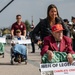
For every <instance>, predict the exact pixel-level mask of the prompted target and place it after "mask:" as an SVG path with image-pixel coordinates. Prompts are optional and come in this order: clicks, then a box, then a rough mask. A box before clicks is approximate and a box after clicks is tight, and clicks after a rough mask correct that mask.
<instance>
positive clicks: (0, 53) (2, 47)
mask: <svg viewBox="0 0 75 75" xmlns="http://www.w3.org/2000/svg"><path fill="white" fill-rule="evenodd" d="M0 55H1V56H2V58H4V44H3V43H1V42H0Z"/></svg>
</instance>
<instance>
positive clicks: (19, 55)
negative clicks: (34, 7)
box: [11, 30, 27, 64]
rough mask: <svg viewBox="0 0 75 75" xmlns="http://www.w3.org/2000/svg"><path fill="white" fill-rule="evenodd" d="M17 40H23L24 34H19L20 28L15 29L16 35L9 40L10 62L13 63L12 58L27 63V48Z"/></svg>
mask: <svg viewBox="0 0 75 75" xmlns="http://www.w3.org/2000/svg"><path fill="white" fill-rule="evenodd" d="M18 40H25V36H22V35H21V31H20V30H16V36H14V37H13V39H12V41H11V45H12V48H11V64H13V60H14V61H15V62H18V63H21V62H23V61H25V64H27V61H26V60H27V48H26V46H25V44H19V43H18Z"/></svg>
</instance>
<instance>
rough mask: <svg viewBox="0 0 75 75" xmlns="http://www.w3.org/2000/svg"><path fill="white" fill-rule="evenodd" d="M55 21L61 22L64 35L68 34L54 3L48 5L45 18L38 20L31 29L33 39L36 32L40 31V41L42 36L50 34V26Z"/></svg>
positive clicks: (55, 22)
mask: <svg viewBox="0 0 75 75" xmlns="http://www.w3.org/2000/svg"><path fill="white" fill-rule="evenodd" d="M57 23H60V24H62V26H63V28H64V35H66V36H69V29H68V27H67V26H66V25H65V24H64V22H63V21H62V19H61V18H60V17H59V13H58V9H57V7H56V6H55V5H54V4H51V5H49V6H48V9H47V17H46V18H45V19H42V20H40V22H39V23H38V24H37V26H36V27H35V28H34V30H33V36H34V37H33V38H34V40H35V39H36V36H37V34H38V33H40V38H41V41H43V39H44V37H46V36H48V35H51V28H52V26H53V25H55V24H57ZM38 42H40V41H38Z"/></svg>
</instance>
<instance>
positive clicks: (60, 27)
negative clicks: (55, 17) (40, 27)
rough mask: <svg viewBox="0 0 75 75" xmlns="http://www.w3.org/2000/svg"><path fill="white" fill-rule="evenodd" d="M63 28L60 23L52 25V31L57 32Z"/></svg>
mask: <svg viewBox="0 0 75 75" xmlns="http://www.w3.org/2000/svg"><path fill="white" fill-rule="evenodd" d="M62 30H64V29H63V27H62V25H61V24H56V25H54V26H53V27H52V32H58V31H62Z"/></svg>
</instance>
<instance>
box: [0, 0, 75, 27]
mask: <svg viewBox="0 0 75 75" xmlns="http://www.w3.org/2000/svg"><path fill="white" fill-rule="evenodd" d="M2 1H3V0H0V10H1V8H2V7H3V6H4V5H5V4H6V2H9V1H10V0H4V1H5V3H3V2H2ZM50 4H55V5H56V6H57V8H58V11H59V15H60V17H62V18H63V19H64V18H67V19H69V21H70V19H71V16H75V9H74V8H75V0H14V2H12V4H10V5H9V6H8V7H7V8H6V9H5V10H4V11H3V12H2V13H0V28H1V27H9V26H11V25H12V23H14V22H15V21H16V19H15V16H16V15H17V14H21V15H22V20H23V21H25V20H29V22H30V23H31V17H32V16H33V19H34V25H36V24H37V23H38V22H39V18H45V17H46V16H47V7H48V6H49V5H50Z"/></svg>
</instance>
